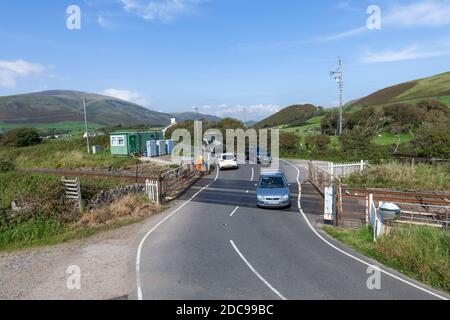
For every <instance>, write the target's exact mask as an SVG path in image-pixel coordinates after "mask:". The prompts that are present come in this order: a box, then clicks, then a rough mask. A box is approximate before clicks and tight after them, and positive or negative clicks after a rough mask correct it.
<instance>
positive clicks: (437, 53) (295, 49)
mask: <svg viewBox="0 0 450 320" xmlns="http://www.w3.org/2000/svg"><path fill="white" fill-rule="evenodd" d="M73 6H76V7H78V8H79V9H80V15H79V16H78V15H77V14H75V15H73V13H74V12H75V13H77V11H73V10H72V8H73ZM68 9H71V10H68ZM68 12H69V13H68ZM78 18H79V19H78ZM78 22H79V24H78ZM339 56H340V57H342V60H343V63H344V90H345V91H344V98H345V101H349V100H353V99H355V98H359V97H362V96H365V95H367V94H370V93H372V92H373V91H375V90H378V89H382V88H384V87H386V86H389V85H393V84H396V83H400V82H404V81H409V80H413V79H417V78H423V77H427V76H431V75H434V74H438V73H442V72H447V71H450V0H415V1H401V0H398V1H395V0H394V1H392V0H387V1H384V0H371V1H365V0H355V1H331V0H320V1H317V0H316V1H313V0H304V1H303V0H302V1H300V0H70V1H65V0H58V1H54V0H39V1H25V0H2V1H1V2H0V95H12V94H19V93H26V92H35V91H43V90H53V89H64V90H78V91H86V92H92V93H100V94H105V95H109V96H114V97H117V98H121V99H124V100H128V101H131V102H134V103H137V104H140V105H142V106H145V107H147V108H150V109H152V110H155V111H162V112H186V111H192V107H198V108H199V110H200V112H203V113H208V114H213V115H217V116H220V117H226V116H231V117H235V118H239V119H243V117H244V109H245V110H246V111H247V120H260V119H262V118H264V117H267V116H268V115H270V114H272V113H274V112H276V111H278V110H280V109H282V108H283V107H286V106H288V105H292V104H299V103H313V104H315V105H320V106H324V107H333V106H336V105H337V104H338V88H337V84H336V82H335V80H334V79H333V78H331V77H330V75H329V72H330V71H331V70H334V69H336V67H337V60H338V57H339Z"/></svg>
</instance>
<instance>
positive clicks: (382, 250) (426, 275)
mask: <svg viewBox="0 0 450 320" xmlns="http://www.w3.org/2000/svg"><path fill="white" fill-rule="evenodd" d="M324 230H325V231H326V232H327V233H328V234H330V235H331V236H333V237H334V238H336V239H338V240H340V241H341V242H343V243H346V244H347V245H350V246H351V247H353V248H354V249H356V250H357V251H359V252H361V253H363V254H364V255H366V256H368V257H371V258H374V259H376V260H377V261H379V262H380V263H383V264H385V265H386V266H389V267H391V268H394V269H396V270H398V271H400V272H402V273H404V274H406V275H408V276H410V277H412V278H415V279H417V280H419V281H422V282H423V283H426V284H428V285H430V286H433V287H436V288H439V289H442V290H445V291H447V292H450V252H449V250H450V233H449V232H445V231H442V230H439V229H434V228H429V227H417V226H413V227H411V228H410V227H401V228H400V229H396V230H395V231H393V232H391V234H390V235H388V236H384V237H381V238H379V239H378V241H377V242H376V243H374V242H373V239H372V235H371V233H370V231H369V229H367V228H363V229H359V230H342V229H337V228H333V227H325V228H324Z"/></svg>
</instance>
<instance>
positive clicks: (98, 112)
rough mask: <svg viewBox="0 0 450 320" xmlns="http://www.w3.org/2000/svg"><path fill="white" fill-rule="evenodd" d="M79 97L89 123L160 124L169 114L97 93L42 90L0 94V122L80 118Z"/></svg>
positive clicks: (168, 121) (53, 121) (34, 122)
mask: <svg viewBox="0 0 450 320" xmlns="http://www.w3.org/2000/svg"><path fill="white" fill-rule="evenodd" d="M83 96H85V97H86V99H87V104H86V110H87V115H88V120H89V122H91V123H97V124H101V125H118V124H121V125H123V126H131V125H138V124H146V125H148V126H163V125H167V124H169V123H170V118H171V116H170V115H168V114H165V113H160V112H156V111H151V110H148V109H146V108H143V107H141V106H138V105H137V104H134V103H130V102H127V101H123V100H120V99H116V98H112V97H107V96H103V95H99V94H92V93H84V92H78V91H62V90H53V91H44V92H36V93H29V94H21V95H15V96H6V97H0V122H3V123H6V124H12V125H20V124H40V123H58V122H63V121H84V113H83V108H82V98H83Z"/></svg>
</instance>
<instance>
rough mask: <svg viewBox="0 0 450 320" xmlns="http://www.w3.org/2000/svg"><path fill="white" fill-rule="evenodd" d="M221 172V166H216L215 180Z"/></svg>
mask: <svg viewBox="0 0 450 320" xmlns="http://www.w3.org/2000/svg"><path fill="white" fill-rule="evenodd" d="M219 173H220V168H219V166H216V178H215V179H214V181H217V179H219Z"/></svg>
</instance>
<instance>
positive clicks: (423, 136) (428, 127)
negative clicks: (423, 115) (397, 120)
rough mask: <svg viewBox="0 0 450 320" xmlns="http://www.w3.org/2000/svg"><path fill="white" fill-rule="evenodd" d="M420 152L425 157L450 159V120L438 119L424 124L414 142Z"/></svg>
mask: <svg viewBox="0 0 450 320" xmlns="http://www.w3.org/2000/svg"><path fill="white" fill-rule="evenodd" d="M413 144H414V146H415V147H416V148H417V149H418V152H419V153H420V154H421V155H423V156H425V157H442V158H446V159H450V120H449V118H441V117H436V118H435V119H434V121H430V122H426V123H424V124H423V125H422V126H421V127H420V128H419V130H418V131H417V133H416V139H415V140H414V142H413Z"/></svg>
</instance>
